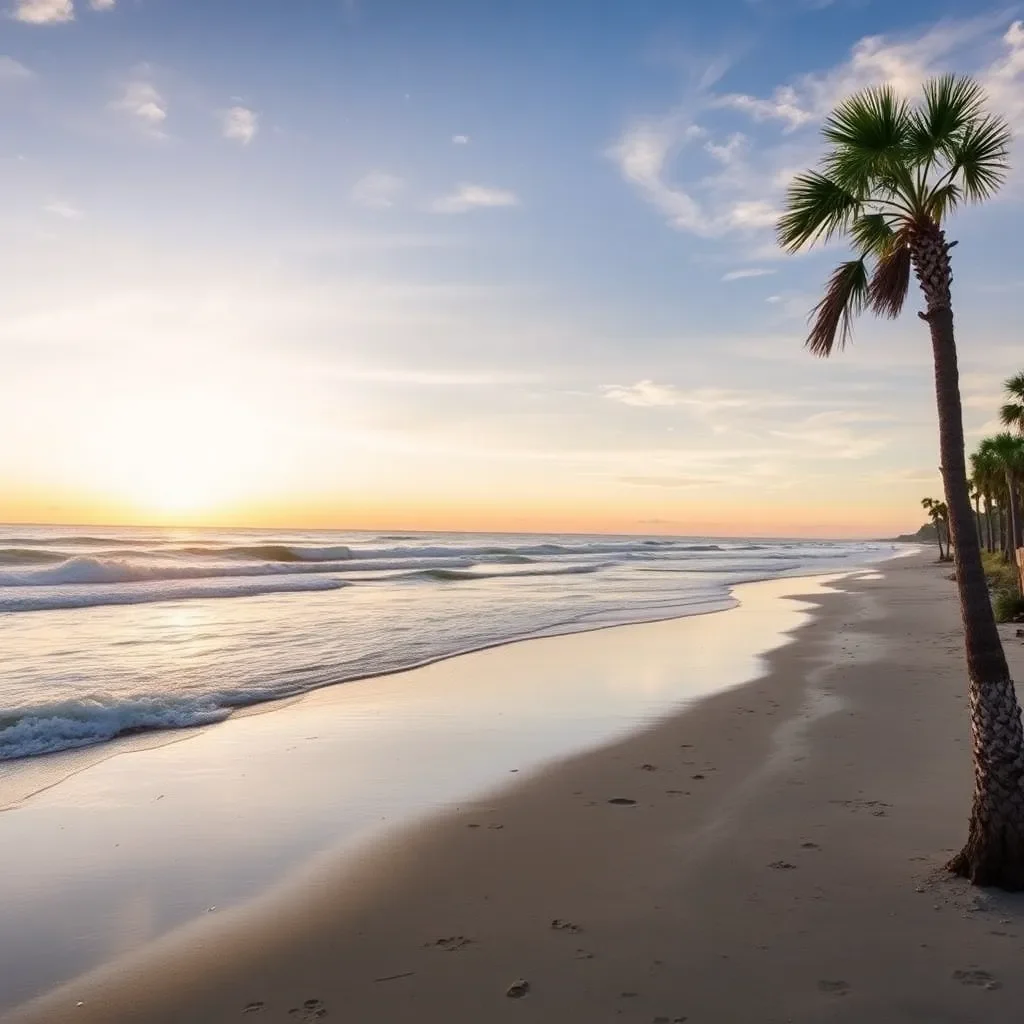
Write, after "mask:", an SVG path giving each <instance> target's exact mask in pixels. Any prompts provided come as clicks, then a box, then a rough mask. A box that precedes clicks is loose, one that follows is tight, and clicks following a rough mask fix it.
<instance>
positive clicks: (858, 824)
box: [8, 559, 1024, 1024]
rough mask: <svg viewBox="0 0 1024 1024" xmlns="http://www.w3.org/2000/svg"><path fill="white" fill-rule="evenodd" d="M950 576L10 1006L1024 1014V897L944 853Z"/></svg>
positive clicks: (410, 1016) (828, 600)
mask: <svg viewBox="0 0 1024 1024" xmlns="http://www.w3.org/2000/svg"><path fill="white" fill-rule="evenodd" d="M946 576H947V572H946V571H945V570H943V569H940V568H939V567H936V566H933V565H929V564H927V563H926V562H925V561H924V560H923V559H901V560H897V561H895V562H891V563H887V564H886V565H885V566H884V567H883V568H882V570H881V573H880V574H879V575H877V576H875V577H872V576H868V577H861V578H859V579H857V580H855V581H853V582H845V583H842V584H840V585H839V586H838V587H837V589H836V592H835V593H830V594H827V595H825V596H820V595H819V596H815V597H814V598H813V600H814V601H815V603H816V604H818V605H819V608H818V613H817V615H816V616H815V617H814V619H813V620H812V621H811V622H810V623H809V624H807V625H805V626H804V627H802V628H801V629H800V631H799V634H798V637H797V642H796V643H795V644H792V645H790V646H787V647H784V648H782V649H781V650H779V651H777V652H775V653H774V654H772V655H771V656H770V657H769V666H768V669H769V670H768V672H767V674H766V675H765V676H764V678H762V679H760V680H759V681H757V682H755V683H752V684H749V685H747V686H744V687H741V688H738V689H733V690H730V691H728V692H725V693H722V694H719V695H718V696H715V697H711V698H709V699H707V700H705V701H703V702H701V703H700V704H699V705H697V706H696V707H694V708H692V709H691V710H688V711H686V712H684V713H682V714H679V715H677V716H675V717H673V718H670V719H668V720H665V721H663V722H661V723H660V724H658V725H656V726H654V727H653V728H650V729H648V730H646V731H644V732H641V733H639V734H637V735H634V736H631V737H629V738H628V739H626V740H624V741H622V742H618V743H616V744H614V745H611V746H607V747H604V748H602V749H600V750H597V751H595V752H592V753H588V754H585V755H583V756H580V757H577V758H575V759H573V760H570V761H568V762H565V763H562V764H559V765H557V766H556V767H554V768H551V769H549V770H547V771H544V772H542V773H540V774H538V775H537V776H535V777H532V778H528V779H526V780H524V781H523V782H522V783H521V784H519V785H517V786H515V787H513V788H510V789H507V790H505V791H503V792H502V793H500V794H499V795H498V796H496V797H494V798H492V799H488V800H485V801H482V802H479V803H477V804H475V805H473V806H470V807H463V808H461V809H460V810H458V811H457V812H453V813H449V814H446V815H443V816H440V817H436V818H434V819H432V820H431V821H430V822H428V823H427V824H425V825H422V826H419V827H416V828H415V829H412V830H407V831H404V832H401V833H399V834H396V835H394V836H392V837H391V838H390V839H389V840H388V841H387V842H385V843H382V844H378V845H377V846H375V847H374V849H373V851H372V853H371V854H369V855H367V856H365V857H363V858H362V859H361V860H360V861H359V862H358V863H356V864H354V865H353V864H352V863H351V862H348V863H346V865H345V866H344V867H343V868H342V867H339V865H338V864H337V863H336V862H333V861H328V862H325V863H323V864H321V865H320V866H319V867H318V868H316V869H314V870H311V871H309V872H308V873H307V875H306V876H305V877H304V878H302V879H297V880H295V881H294V882H293V884H291V885H289V886H287V887H286V888H283V889H281V890H279V891H277V892H275V893H272V894H270V895H268V896H267V898H265V899H263V900H260V901H256V902H255V903H253V904H251V905H250V906H248V907H247V908H245V909H244V910H239V911H237V912H234V913H232V914H230V915H224V917H223V919H221V920H217V921H208V922H203V923H202V925H200V926H196V927H194V928H192V929H190V930H188V931H187V932H186V933H184V934H182V933H178V934H176V935H174V936H171V937H169V938H168V939H167V940H166V941H163V942H160V943H157V944H155V945H154V946H153V947H152V948H151V949H149V950H146V951H144V952H143V954H142V955H139V956H136V957H132V958H130V959H128V960H125V961H123V962H120V963H115V964H113V965H110V966H108V967H106V968H104V969H102V970H100V971H97V972H95V973H94V974H92V975H90V976H87V977H85V978H82V979H79V980H77V981H75V982H73V983H71V984H69V985H67V986H64V987H63V988H61V989H58V990H57V991H55V992H53V993H51V994H50V995H49V996H47V997H45V998H44V999H42V1000H39V1001H37V1002H36V1003H34V1004H32V1005H31V1006H29V1007H26V1008H24V1009H23V1010H22V1011H21V1012H19V1013H16V1014H14V1015H12V1016H10V1017H9V1018H8V1019H9V1020H11V1021H12V1022H13V1021H17V1022H18V1024H29V1022H32V1024H36V1022H38V1024H44V1022H45V1024H62V1022H64V1021H76V1022H84V1024H120V1022H140V1024H141V1022H147V1024H162V1022H167V1024H172V1022H173V1024H180V1022H186V1021H187V1022H189V1024H206V1022H210V1024H213V1022H218V1024H221V1022H226V1021H232V1020H245V1021H249V1020H252V1021H259V1022H262V1021H267V1022H286V1021H287V1022H294V1021H300V1022H303V1021H316V1020H321V1019H325V1020H334V1019H337V1020H352V1021H358V1022H364V1021H365V1022H371V1021H372V1022H378V1021H380V1022H388V1024H390V1022H395V1024H401V1022H406V1021H408V1022H413V1021H415V1022H418V1024H422V1022H434V1021H436V1022H438V1024H440V1022H453V1021H466V1022H471V1021H472V1022H479V1021H487V1022H491V1021H494V1022H501V1021H506V1020H508V1021H513V1020H530V1021H544V1022H548V1021H550V1022H556V1021H557V1022H561V1024H564V1022H568V1021H573V1022H575V1021H580V1022H584V1021H585V1022H600V1021H609V1022H611V1021H631V1022H632V1021H635V1022H638V1024H639V1022H652V1024H653V1022H673V1021H681V1020H688V1021H691V1022H723V1024H724V1022H727V1021H728V1022H735V1021H745V1020H751V1021H754V1020H756V1021H761V1022H766V1024H775V1022H777V1024H782V1022H799V1021H850V1022H854V1021H857V1022H861V1021H867V1020H871V1021H876V1022H885V1021H928V1022H939V1021H941V1022H960V1021H962V1022H965V1024H966V1022H969V1021H971V1022H980V1021H1011V1020H1012V1021H1018V1020H1019V1019H1020V1017H1021V1013H1022V1011H1021V1007H1022V1006H1024V977H1022V975H1021V972H1020V967H1019V965H1020V962H1021V954H1022V952H1024V948H1022V947H1024V901H1022V900H1021V899H1019V898H1013V899H1011V898H1009V897H1005V896H1002V895H993V894H984V893H980V892H976V891H973V890H970V889H969V888H967V887H966V886H964V885H963V884H962V883H959V882H956V881H953V880H950V879H948V878H946V877H945V876H944V875H943V874H942V873H941V872H940V871H938V869H939V867H940V866H941V863H942V862H943V860H944V858H945V857H946V856H948V854H949V853H950V852H951V851H952V850H953V849H954V847H955V846H956V845H957V843H958V842H959V841H960V840H961V839H962V837H963V834H964V827H965V821H966V812H967V805H968V798H969V791H970V766H969V753H968V722H967V712H966V699H965V694H964V678H963V671H962V659H961V654H960V641H959V636H958V631H959V620H958V610H957V607H956V601H955V594H954V590H953V585H952V584H951V583H950V582H949V581H948V580H947V579H946ZM1010 632H1012V631H1010ZM1008 653H1009V655H1010V657H1011V664H1012V665H1013V666H1014V668H1015V670H1016V674H1017V676H1018V678H1024V672H1022V671H1021V669H1022V667H1024V657H1022V653H1024V647H1022V646H1021V645H1020V643H1019V642H1018V641H1015V640H1011V641H1010V642H1009V643H1008ZM518 980H523V981H526V982H528V991H527V992H526V993H525V994H524V995H522V997H521V998H509V996H508V995H506V992H507V990H508V989H509V986H510V985H512V984H513V983H514V982H516V981H518Z"/></svg>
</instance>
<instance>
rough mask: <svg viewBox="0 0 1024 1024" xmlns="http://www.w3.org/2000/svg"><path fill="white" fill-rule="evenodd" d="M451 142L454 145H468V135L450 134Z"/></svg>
mask: <svg viewBox="0 0 1024 1024" xmlns="http://www.w3.org/2000/svg"><path fill="white" fill-rule="evenodd" d="M452 142H454V143H455V145H456V146H468V145H469V136H468V135H453V136H452Z"/></svg>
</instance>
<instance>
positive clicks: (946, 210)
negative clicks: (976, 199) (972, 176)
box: [924, 181, 964, 224]
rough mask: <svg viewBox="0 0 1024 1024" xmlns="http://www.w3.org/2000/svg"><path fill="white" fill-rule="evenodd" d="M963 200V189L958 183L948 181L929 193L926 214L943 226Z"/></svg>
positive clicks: (926, 201)
mask: <svg viewBox="0 0 1024 1024" xmlns="http://www.w3.org/2000/svg"><path fill="white" fill-rule="evenodd" d="M963 198H964V193H963V189H962V188H960V186H959V185H957V184H956V182H953V181H948V182H946V184H945V185H939V186H938V187H936V188H934V189H932V191H931V192H929V193H928V196H927V198H926V200H925V204H924V206H925V212H926V213H927V214H928V216H929V217H931V218H932V219H933V220H934V221H935V222H936V223H939V224H941V223H942V221H943V220H945V218H946V217H947V216H948V215H949V214H950V213H952V212H953V210H955V209H956V208H957V207H958V206H959V205H960V204H961V203H962V202H963Z"/></svg>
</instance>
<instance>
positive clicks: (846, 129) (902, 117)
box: [822, 85, 910, 193]
mask: <svg viewBox="0 0 1024 1024" xmlns="http://www.w3.org/2000/svg"><path fill="white" fill-rule="evenodd" d="M909 127H910V108H909V107H908V105H907V101H906V100H904V99H903V98H902V97H899V96H897V95H896V93H895V91H894V90H893V89H892V88H891V87H890V86H887V85H883V86H878V87H875V88H871V89H864V90H863V91H861V92H859V93H857V94H856V95H854V96H851V97H850V98H849V99H848V100H846V101H845V102H843V103H841V104H840V105H839V106H838V107H836V109H835V110H834V111H833V112H832V113H831V114H830V115H829V118H828V120H827V121H826V122H825V126H824V128H823V129H822V134H823V135H824V136H825V139H826V140H827V141H828V142H830V143H832V145H833V147H834V149H833V150H832V152H831V153H830V154H829V156H828V157H827V158H826V161H825V166H826V171H827V173H828V174H829V176H830V177H832V178H833V179H834V180H835V181H837V182H838V183H839V184H840V185H842V186H843V187H844V188H846V189H847V190H848V191H851V192H855V193H860V192H861V191H862V190H863V189H864V188H865V187H867V186H868V184H869V183H870V182H871V179H872V178H875V177H877V176H878V175H879V174H882V173H889V174H892V173H894V172H895V173H898V172H899V170H900V166H901V164H902V163H903V162H904V160H905V156H906V149H907V134H908V129H909ZM907 181H909V179H907Z"/></svg>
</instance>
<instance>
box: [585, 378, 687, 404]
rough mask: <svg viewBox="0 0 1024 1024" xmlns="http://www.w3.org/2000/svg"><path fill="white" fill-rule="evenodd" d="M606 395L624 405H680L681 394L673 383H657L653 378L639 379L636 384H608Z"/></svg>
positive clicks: (605, 390) (605, 389) (603, 389)
mask: <svg viewBox="0 0 1024 1024" xmlns="http://www.w3.org/2000/svg"><path fill="white" fill-rule="evenodd" d="M602 391H604V397H605V398H610V399H611V400H612V401H613V402H621V403H622V404H623V405H639V406H644V407H647V408H650V407H653V406H659V405H660V406H664V405H678V404H679V402H680V399H681V397H682V396H681V394H680V392H679V389H678V388H675V387H673V386H672V385H671V384H655V383H654V381H653V380H639V381H637V382H636V383H635V384H625V385H623V384H606V385H605V386H604V387H603V388H602Z"/></svg>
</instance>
